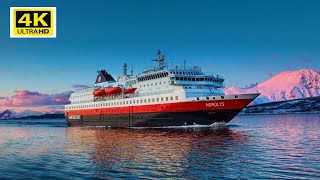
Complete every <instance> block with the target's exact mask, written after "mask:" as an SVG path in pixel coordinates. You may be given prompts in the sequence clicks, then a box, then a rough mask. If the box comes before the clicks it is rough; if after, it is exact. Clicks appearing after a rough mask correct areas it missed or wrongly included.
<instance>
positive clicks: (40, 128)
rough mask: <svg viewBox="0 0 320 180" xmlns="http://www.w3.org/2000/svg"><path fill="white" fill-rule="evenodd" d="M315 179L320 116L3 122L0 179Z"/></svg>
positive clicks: (319, 150)
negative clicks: (117, 124)
mask: <svg viewBox="0 0 320 180" xmlns="http://www.w3.org/2000/svg"><path fill="white" fill-rule="evenodd" d="M258 177H259V178H281V179H293V178H294V179H297V178H300V179H319V178H320V115H319V114H314V115H258V116H238V117H236V118H235V119H234V120H232V121H231V122H230V124H229V125H228V126H225V127H223V126H215V127H212V128H175V129H102V128H79V127H67V124H66V122H65V121H64V120H63V119H55V120H19V121H16V120H11V121H0V179H4V178H14V179H15V178H24V179H27V178H30V179H33V178H35V179H39V178H42V179H48V178H54V179H55V178H59V179H60V178H63V179H75V178H77V179H81V178H83V179H88V178H90V179H91V178H97V179H98V178H101V179H114V178H132V179H134V178H187V179H212V178H236V179H240V178H250V179H256V178H258Z"/></svg>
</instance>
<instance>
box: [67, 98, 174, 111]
mask: <svg viewBox="0 0 320 180" xmlns="http://www.w3.org/2000/svg"><path fill="white" fill-rule="evenodd" d="M173 99H175V100H176V101H177V100H179V97H178V96H175V97H173V96H170V97H161V98H149V99H140V100H131V101H128V100H127V101H120V102H119V101H118V102H110V103H100V104H89V105H75V106H70V107H66V109H77V108H94V107H105V106H119V105H129V104H142V103H151V102H164V101H173Z"/></svg>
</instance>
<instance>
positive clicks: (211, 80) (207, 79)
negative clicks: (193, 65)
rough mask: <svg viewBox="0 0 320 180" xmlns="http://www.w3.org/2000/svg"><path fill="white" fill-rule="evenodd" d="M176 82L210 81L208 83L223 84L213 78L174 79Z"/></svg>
mask: <svg viewBox="0 0 320 180" xmlns="http://www.w3.org/2000/svg"><path fill="white" fill-rule="evenodd" d="M175 79H176V80H178V81H210V82H223V80H217V79H214V78H191V77H175Z"/></svg>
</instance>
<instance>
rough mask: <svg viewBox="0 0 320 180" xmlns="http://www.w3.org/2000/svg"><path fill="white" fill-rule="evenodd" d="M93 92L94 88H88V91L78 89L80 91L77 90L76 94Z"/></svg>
mask: <svg viewBox="0 0 320 180" xmlns="http://www.w3.org/2000/svg"><path fill="white" fill-rule="evenodd" d="M92 90H93V88H91V87H90V88H86V89H78V90H76V92H77V93H83V92H89V91H92Z"/></svg>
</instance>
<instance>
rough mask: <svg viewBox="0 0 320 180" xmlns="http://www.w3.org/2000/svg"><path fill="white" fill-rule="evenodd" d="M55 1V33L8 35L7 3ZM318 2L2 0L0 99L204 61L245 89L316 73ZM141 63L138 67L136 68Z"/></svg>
mask: <svg viewBox="0 0 320 180" xmlns="http://www.w3.org/2000/svg"><path fill="white" fill-rule="evenodd" d="M14 6H55V7H57V38H56V39H10V38H9V9H10V7H14ZM319 9H320V1H317V0H301V1H296V0H254V1H253V0H252V1H247V0H208V1H205V0H197V1H196V0H193V1H191V0H178V1H174V0H161V1H155V0H154V1H152V0H145V1H142V0H127V1H124V0H114V1H113V0H100V1H98V0H91V1H84V0H77V1H75V0H59V1H58V0H1V1H0V62H1V63H0V68H1V69H0V81H1V86H0V96H11V95H13V94H14V91H16V90H30V91H39V92H43V93H49V94H51V93H58V92H63V91H68V90H70V89H72V87H71V86H72V85H74V84H86V85H92V84H93V83H94V81H95V77H96V70H98V69H102V68H104V69H106V70H107V71H108V72H110V73H112V74H113V75H114V76H117V75H118V74H120V73H121V66H122V63H124V62H127V63H128V66H129V67H131V65H132V64H133V66H134V70H135V72H137V71H138V70H139V69H144V68H147V67H150V66H152V65H153V62H151V61H150V60H151V59H152V58H153V57H154V55H155V51H156V50H157V49H161V50H163V51H164V52H165V53H166V54H167V60H168V64H169V65H171V64H178V65H182V64H183V60H184V59H185V60H187V64H189V65H201V66H202V69H203V71H205V72H207V73H213V74H221V75H224V77H225V78H226V81H225V82H226V86H240V87H241V86H245V85H246V84H251V83H254V82H261V81H263V80H266V79H267V78H269V77H270V76H271V75H273V74H276V73H279V72H282V71H286V70H296V69H301V68H313V69H315V70H318V71H319V70H320V34H319V32H320V11H319ZM139 67H140V68H139Z"/></svg>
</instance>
